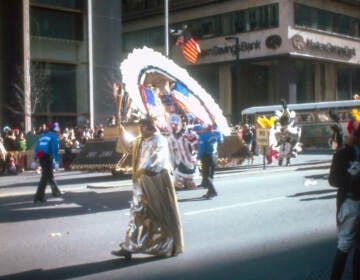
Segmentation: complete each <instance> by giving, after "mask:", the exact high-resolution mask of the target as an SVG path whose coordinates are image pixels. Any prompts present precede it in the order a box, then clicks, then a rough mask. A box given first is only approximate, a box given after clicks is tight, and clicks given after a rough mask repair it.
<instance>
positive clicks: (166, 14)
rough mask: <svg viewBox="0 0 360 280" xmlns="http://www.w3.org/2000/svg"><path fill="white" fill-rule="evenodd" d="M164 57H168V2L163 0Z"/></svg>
mask: <svg viewBox="0 0 360 280" xmlns="http://www.w3.org/2000/svg"><path fill="white" fill-rule="evenodd" d="M165 55H166V57H168V56H169V0H165Z"/></svg>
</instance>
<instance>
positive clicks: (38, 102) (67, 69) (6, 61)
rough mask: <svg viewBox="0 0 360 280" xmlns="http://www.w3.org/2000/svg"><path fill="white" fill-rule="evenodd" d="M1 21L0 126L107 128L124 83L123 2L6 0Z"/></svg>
mask: <svg viewBox="0 0 360 280" xmlns="http://www.w3.org/2000/svg"><path fill="white" fill-rule="evenodd" d="M0 20H1V25H0V102H1V104H2V106H1V108H0V124H2V125H9V126H11V127H18V128H22V129H24V130H26V131H28V130H29V129H30V128H31V127H34V126H38V125H40V124H42V123H49V122H51V121H58V122H60V123H61V124H62V125H63V126H72V127H73V126H76V125H78V126H80V125H81V126H83V125H87V126H94V125H96V124H97V123H104V122H106V120H107V118H109V117H110V116H111V114H112V113H113V112H114V111H115V109H114V108H115V105H114V99H113V96H112V83H113V82H119V80H120V79H121V78H120V73H119V65H120V61H121V59H122V52H121V48H122V46H121V33H122V29H121V28H122V27H121V26H122V24H121V1H118V0H116V1H113V0H105V1H104V0H103V1H93V0H11V1H9V0H6V1H1V2H0Z"/></svg>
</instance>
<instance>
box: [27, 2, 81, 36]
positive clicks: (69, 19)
mask: <svg viewBox="0 0 360 280" xmlns="http://www.w3.org/2000/svg"><path fill="white" fill-rule="evenodd" d="M30 18H31V21H30V33H31V35H32V36H40V37H50V38H58V39H69V40H77V41H81V40H83V32H82V30H83V26H82V14H79V13H71V12H65V11H56V10H49V9H44V8H37V7H33V8H31V17H30Z"/></svg>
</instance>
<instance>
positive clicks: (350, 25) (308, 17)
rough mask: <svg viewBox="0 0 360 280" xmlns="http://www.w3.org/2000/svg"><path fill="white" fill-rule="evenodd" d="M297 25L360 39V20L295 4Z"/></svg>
mask: <svg viewBox="0 0 360 280" xmlns="http://www.w3.org/2000/svg"><path fill="white" fill-rule="evenodd" d="M295 25H296V26H298V27H305V28H311V29H315V30H319V31H326V32H330V33H336V34H339V35H347V36H352V37H358V38H360V32H359V27H360V19H356V18H353V17H350V16H346V15H341V14H337V13H333V12H330V11H326V10H321V9H318V8H314V7H309V6H305V5H302V4H295Z"/></svg>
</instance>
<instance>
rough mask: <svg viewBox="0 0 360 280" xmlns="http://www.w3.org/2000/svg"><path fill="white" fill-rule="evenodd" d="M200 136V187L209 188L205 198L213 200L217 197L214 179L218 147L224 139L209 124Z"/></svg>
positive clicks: (198, 154)
mask: <svg viewBox="0 0 360 280" xmlns="http://www.w3.org/2000/svg"><path fill="white" fill-rule="evenodd" d="M199 134H200V136H199V139H198V153H197V160H198V161H200V162H201V175H202V181H201V184H200V186H202V187H205V188H207V192H206V194H204V195H203V198H206V199H211V198H212V197H215V196H217V192H216V190H215V186H214V183H213V179H214V172H215V167H216V164H217V146H218V144H221V143H223V142H224V138H223V135H222V134H221V132H220V131H218V130H215V129H213V126H212V125H207V124H203V125H202V128H201V129H200V131H199Z"/></svg>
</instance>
